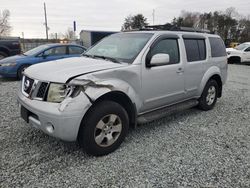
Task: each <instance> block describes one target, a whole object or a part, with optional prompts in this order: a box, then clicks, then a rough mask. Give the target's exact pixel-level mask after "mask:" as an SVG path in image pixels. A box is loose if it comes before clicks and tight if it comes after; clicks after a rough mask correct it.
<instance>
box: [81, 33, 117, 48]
mask: <svg viewBox="0 0 250 188" xmlns="http://www.w3.org/2000/svg"><path fill="white" fill-rule="evenodd" d="M114 33H117V32H116V31H91V30H82V31H81V32H80V40H81V42H82V44H81V45H83V46H85V47H87V48H89V47H90V46H92V45H94V44H95V43H97V42H98V41H99V40H101V39H102V38H104V37H106V36H108V35H111V34H114Z"/></svg>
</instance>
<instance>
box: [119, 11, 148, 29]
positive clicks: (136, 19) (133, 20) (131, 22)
mask: <svg viewBox="0 0 250 188" xmlns="http://www.w3.org/2000/svg"><path fill="white" fill-rule="evenodd" d="M146 25H148V23H147V18H145V17H144V16H143V15H142V14H137V15H134V16H131V15H130V16H128V17H126V18H125V21H124V24H123V26H122V31H125V30H132V29H140V28H143V27H144V26H146Z"/></svg>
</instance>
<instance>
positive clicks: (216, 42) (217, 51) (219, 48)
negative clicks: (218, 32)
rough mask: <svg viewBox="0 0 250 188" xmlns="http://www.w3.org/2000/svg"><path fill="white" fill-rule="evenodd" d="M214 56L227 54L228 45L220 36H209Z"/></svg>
mask: <svg viewBox="0 0 250 188" xmlns="http://www.w3.org/2000/svg"><path fill="white" fill-rule="evenodd" d="M209 42H210V46H211V55H212V57H222V56H226V47H225V44H224V42H223V41H222V40H221V39H220V38H214V37H209Z"/></svg>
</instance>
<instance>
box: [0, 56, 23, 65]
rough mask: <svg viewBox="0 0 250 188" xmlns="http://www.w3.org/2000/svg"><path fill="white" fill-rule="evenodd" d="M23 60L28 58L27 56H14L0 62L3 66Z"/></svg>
mask: <svg viewBox="0 0 250 188" xmlns="http://www.w3.org/2000/svg"><path fill="white" fill-rule="evenodd" d="M23 58H27V56H25V55H14V56H11V57H6V58H4V59H1V60H0V64H2V63H14V62H16V61H17V60H20V59H23Z"/></svg>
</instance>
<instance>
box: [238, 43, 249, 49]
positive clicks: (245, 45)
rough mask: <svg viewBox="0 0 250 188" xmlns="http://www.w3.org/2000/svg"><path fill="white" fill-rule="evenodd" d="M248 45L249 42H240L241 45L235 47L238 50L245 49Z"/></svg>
mask: <svg viewBox="0 0 250 188" xmlns="http://www.w3.org/2000/svg"><path fill="white" fill-rule="evenodd" d="M247 46H248V45H247V44H244V43H243V44H240V45H239V46H236V47H235V49H236V50H244V49H245V48H246V47H247Z"/></svg>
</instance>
